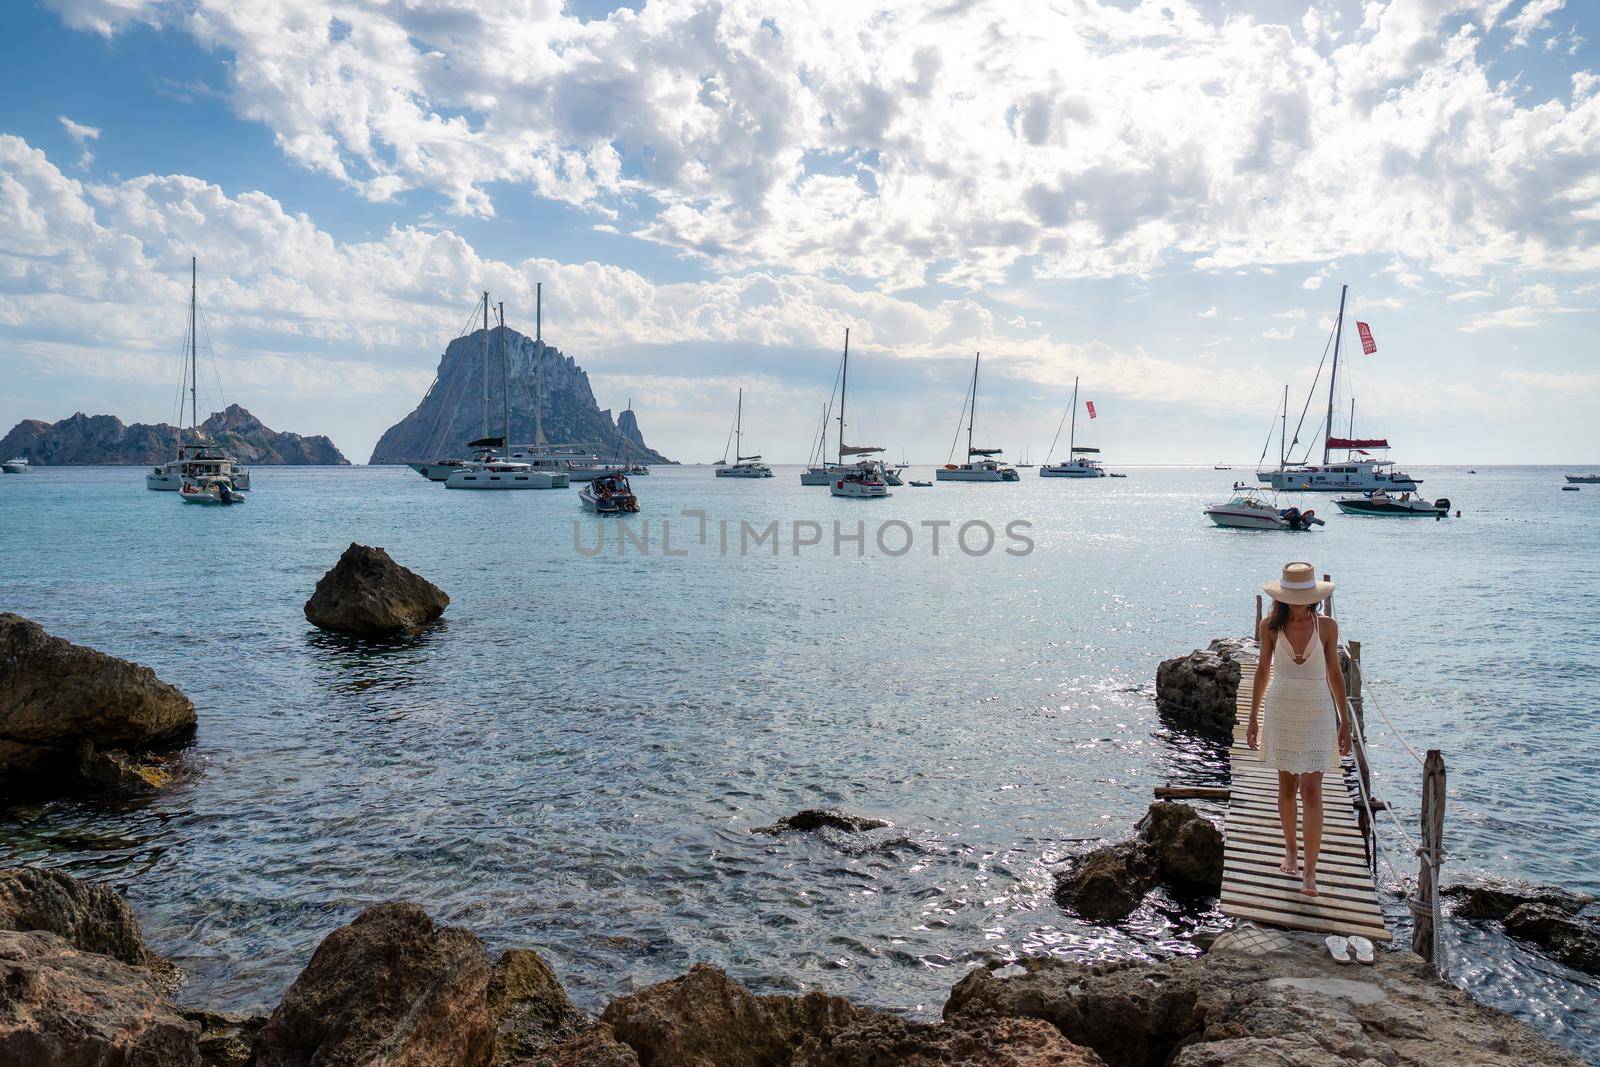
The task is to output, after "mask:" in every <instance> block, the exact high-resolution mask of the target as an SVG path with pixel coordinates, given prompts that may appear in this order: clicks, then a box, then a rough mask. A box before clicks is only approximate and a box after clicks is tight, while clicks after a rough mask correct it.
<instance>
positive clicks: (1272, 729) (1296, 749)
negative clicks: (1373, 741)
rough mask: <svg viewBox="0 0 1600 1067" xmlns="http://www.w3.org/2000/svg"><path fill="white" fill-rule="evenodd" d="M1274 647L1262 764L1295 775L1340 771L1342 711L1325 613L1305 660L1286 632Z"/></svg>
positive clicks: (1262, 741)
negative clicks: (1325, 638)
mask: <svg viewBox="0 0 1600 1067" xmlns="http://www.w3.org/2000/svg"><path fill="white" fill-rule="evenodd" d="M1272 647H1273V651H1272V678H1271V679H1270V680H1269V682H1268V683H1267V697H1266V700H1265V701H1264V705H1265V706H1264V708H1263V709H1262V722H1261V762H1262V763H1264V764H1266V765H1267V766H1268V767H1275V768H1277V769H1278V770H1280V771H1287V772H1288V773H1289V774H1306V773H1308V772H1311V771H1332V770H1336V769H1337V768H1338V766H1339V764H1338V762H1337V754H1338V751H1339V713H1338V712H1337V711H1335V710H1334V707H1333V694H1332V693H1330V692H1329V691H1328V668H1327V659H1326V658H1325V656H1324V653H1323V649H1322V619H1321V617H1320V616H1319V617H1318V618H1317V620H1316V622H1315V623H1314V624H1313V629H1312V633H1311V641H1310V643H1309V644H1308V645H1306V661H1305V662H1304V663H1296V662H1295V661H1294V652H1293V650H1292V649H1291V647H1290V644H1289V638H1288V636H1287V635H1286V634H1284V633H1283V631H1281V630H1280V631H1279V632H1278V637H1277V640H1275V641H1273V643H1272Z"/></svg>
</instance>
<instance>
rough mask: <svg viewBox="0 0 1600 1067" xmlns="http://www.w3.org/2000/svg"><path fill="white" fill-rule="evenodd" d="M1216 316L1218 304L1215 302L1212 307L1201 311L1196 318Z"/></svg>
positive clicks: (1212, 317)
mask: <svg viewBox="0 0 1600 1067" xmlns="http://www.w3.org/2000/svg"><path fill="white" fill-rule="evenodd" d="M1216 317H1217V306H1216V305H1215V304H1213V305H1211V306H1210V307H1208V308H1206V309H1205V310H1204V311H1202V312H1200V314H1199V315H1197V316H1196V318H1202V319H1214V318H1216Z"/></svg>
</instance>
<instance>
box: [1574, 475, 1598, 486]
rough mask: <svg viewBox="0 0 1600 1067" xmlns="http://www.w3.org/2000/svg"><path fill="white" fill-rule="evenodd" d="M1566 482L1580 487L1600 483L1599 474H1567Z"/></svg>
mask: <svg viewBox="0 0 1600 1067" xmlns="http://www.w3.org/2000/svg"><path fill="white" fill-rule="evenodd" d="M1566 477H1567V481H1569V482H1575V483H1577V484H1580V485H1591V484H1594V483H1597V482H1600V474H1569V475H1567V476H1566Z"/></svg>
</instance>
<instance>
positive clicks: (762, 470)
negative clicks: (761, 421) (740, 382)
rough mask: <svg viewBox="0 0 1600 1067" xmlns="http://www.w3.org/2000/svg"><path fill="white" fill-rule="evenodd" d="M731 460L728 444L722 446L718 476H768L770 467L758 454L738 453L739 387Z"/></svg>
mask: <svg viewBox="0 0 1600 1067" xmlns="http://www.w3.org/2000/svg"><path fill="white" fill-rule="evenodd" d="M729 440H731V441H732V442H733V462H732V463H729V462H728V446H727V445H723V446H722V462H721V463H718V464H717V465H716V469H717V477H718V478H770V477H772V468H771V467H769V466H767V465H766V464H765V463H763V462H761V456H760V455H759V454H757V455H754V456H744V455H740V453H741V452H743V451H744V388H743V387H742V386H741V387H740V389H739V400H738V402H737V403H736V404H735V406H734V409H733V435H732V437H731V438H729Z"/></svg>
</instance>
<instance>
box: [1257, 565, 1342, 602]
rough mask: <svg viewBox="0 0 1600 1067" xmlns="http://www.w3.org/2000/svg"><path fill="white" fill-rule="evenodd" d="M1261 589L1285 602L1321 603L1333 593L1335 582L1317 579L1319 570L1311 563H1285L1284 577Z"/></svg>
mask: <svg viewBox="0 0 1600 1067" xmlns="http://www.w3.org/2000/svg"><path fill="white" fill-rule="evenodd" d="M1261 589H1262V592H1264V593H1266V594H1267V595H1268V596H1269V597H1271V598H1272V599H1273V600H1276V601H1278V602H1280V603H1283V604H1320V603H1321V602H1322V601H1324V600H1327V599H1328V598H1329V597H1330V596H1332V595H1333V583H1332V582H1319V581H1317V570H1316V568H1315V567H1313V566H1312V565H1311V564H1309V563H1285V564H1284V565H1283V577H1282V578H1281V579H1279V580H1278V581H1276V582H1268V583H1267V584H1266V585H1263V586H1262V587H1261Z"/></svg>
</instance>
